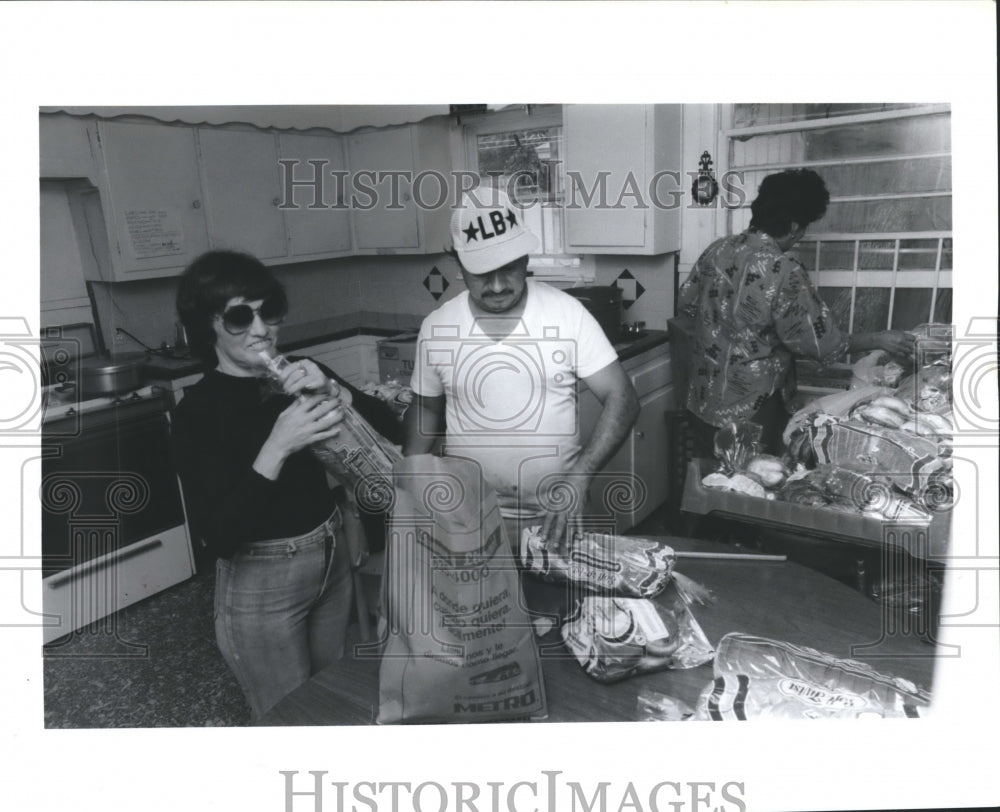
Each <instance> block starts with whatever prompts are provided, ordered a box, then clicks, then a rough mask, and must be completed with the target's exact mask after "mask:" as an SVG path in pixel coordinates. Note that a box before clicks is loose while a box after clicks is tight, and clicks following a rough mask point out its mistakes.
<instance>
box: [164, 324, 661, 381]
mask: <svg viewBox="0 0 1000 812" xmlns="http://www.w3.org/2000/svg"><path fill="white" fill-rule="evenodd" d="M407 331H408V330H407V329H406V328H404V327H386V326H381V327H380V326H370V325H369V324H360V325H352V326H344V323H343V320H342V319H338V320H330V321H326V322H313V323H311V324H310V325H299V326H297V327H294V328H289V329H287V330H283V334H284V336H283V337H284V338H285V339H286V340H285V341H282V342H281V351H282V352H285V353H294V352H296V351H298V350H301V349H303V348H305V347H311V346H313V345H316V344H324V343H326V342H328V341H339V340H340V339H344V338H351V337H352V336H358V335H373V336H378V337H380V338H389V337H391V336H394V335H399V334H400V333H403V332H407ZM666 343H667V331H666V330H645V331H643V332H642V333H641V334H640V335H639V336H635V337H629V338H628V339H622V340H619V341H616V342H614V348H615V350H616V351H617V353H618V360H619V361H627V360H628V359H630V358H634V357H635V356H637V355H640V354H642V353H644V352H646V351H647V350H651V349H653V348H654V347H658V346H660V345H661V344H666ZM202 371H204V370H203V366H202V363H201V361H199V360H198V359H196V358H191V357H184V356H176V357H168V356H163V355H152V356H150V357H149V359H148V360H147V362H146V366H145V373H146V379H147V380H160V381H172V380H177V379H178V378H185V377H187V376H188V375H195V374H197V373H199V372H202Z"/></svg>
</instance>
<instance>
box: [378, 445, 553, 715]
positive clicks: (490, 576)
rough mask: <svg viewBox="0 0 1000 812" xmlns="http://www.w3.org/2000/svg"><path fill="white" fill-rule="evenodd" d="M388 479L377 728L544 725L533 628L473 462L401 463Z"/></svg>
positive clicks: (420, 459)
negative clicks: (507, 722) (390, 493)
mask: <svg viewBox="0 0 1000 812" xmlns="http://www.w3.org/2000/svg"><path fill="white" fill-rule="evenodd" d="M394 483H395V491H394V504H393V507H392V519H391V521H390V524H389V533H388V538H387V542H386V575H385V582H384V587H383V589H384V592H383V594H384V600H385V606H386V623H385V626H384V634H383V635H382V639H383V641H384V644H385V645H384V648H383V651H382V655H381V657H382V660H381V664H380V667H379V713H378V722H379V724H389V723H398V722H417V723H430V722H458V723H470V722H486V721H498V720H504V719H540V718H544V717H545V716H546V700H545V687H544V683H543V682H542V673H541V664H540V662H539V656H538V647H537V643H536V641H535V633H534V629H533V626H532V624H531V621H530V618H529V617H528V613H527V610H526V609H525V603H524V597H523V594H522V592H521V582H520V579H519V576H518V572H517V567H516V562H515V561H514V560H513V558H512V557H511V555H510V548H509V546H508V541H507V535H506V531H505V529H504V525H503V522H502V521H501V518H500V509H499V507H498V506H497V500H496V494H495V493H494V492H493V490H492V489H491V488H490V487H489V486H488V485H487V484H486V483H485V482H484V481H483V479H482V471H481V469H480V467H479V465H478V464H477V463H476V462H474V461H472V460H468V459H458V458H452V457H436V456H432V455H419V456H414V457H407V458H405V459H404V460H403V461H402V462H401V463H400V464H399V465H397V466H396V470H395V472H394Z"/></svg>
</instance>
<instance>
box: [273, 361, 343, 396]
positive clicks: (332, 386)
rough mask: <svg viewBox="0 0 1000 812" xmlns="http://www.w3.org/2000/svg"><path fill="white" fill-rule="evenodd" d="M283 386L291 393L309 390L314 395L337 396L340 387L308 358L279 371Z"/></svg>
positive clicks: (294, 362) (295, 393)
mask: <svg viewBox="0 0 1000 812" xmlns="http://www.w3.org/2000/svg"><path fill="white" fill-rule="evenodd" d="M278 377H279V378H280V380H281V386H282V388H283V389H284V390H285V392H286V393H287V394H289V395H298V394H299V393H301V392H307V393H309V394H313V395H331V396H337V395H339V393H340V387H339V386H337V384H336V383H334V382H333V381H331V380H330V379H329V378H327V377H326V375H324V374H323V372H322V371H321V370H320V368H319V367H318V366H316V364H315V363H313V362H312V361H310V360H309V359H308V358H303V359H302V360H301V361H293V362H292V363H290V364H288V365H287V366H286V367H285V368H284V369H282V370H281V372H279V373H278Z"/></svg>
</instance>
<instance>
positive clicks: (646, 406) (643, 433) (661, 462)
mask: <svg viewBox="0 0 1000 812" xmlns="http://www.w3.org/2000/svg"><path fill="white" fill-rule="evenodd" d="M673 399H674V390H673V387H672V386H670V387H667V388H666V389H660V390H657V391H656V392H655V393H653V394H652V395H649V396H647V397H646V398H642V399H641V401H640V402H641V404H642V410H641V411H640V412H639V417H638V419H636V421H635V426H634V427H633V428H632V436H631V438H630V441H631V443H632V464H633V466H634V471H635V477H636V479H637V480H638V481H639V482H641V483H642V485H643V488H644V491H645V499H644V500H643V501H642V502H641V503H637V504H636V507H635V510H634V511H633V512H632V516H631V519H630V522H629V527H634V526H635V525H637V524H638V523H639V522H641V521H642V520H643V519H645V518H646V517H647V516H649V514H650V513H652V512H653V511H654V510H656V508H658V507H659V506H660V505H662V504H663V503H664V502H666V501H667V496H668V492H667V491H668V488H667V484H668V482H669V479H668V475H667V472H668V471H669V469H670V465H669V462H668V460H667V412H668V411H670V410H671V409H672V408H673Z"/></svg>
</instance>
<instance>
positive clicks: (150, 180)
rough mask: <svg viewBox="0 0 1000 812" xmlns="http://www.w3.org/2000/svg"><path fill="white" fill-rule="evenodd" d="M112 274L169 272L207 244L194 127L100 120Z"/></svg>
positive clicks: (120, 277)
mask: <svg viewBox="0 0 1000 812" xmlns="http://www.w3.org/2000/svg"><path fill="white" fill-rule="evenodd" d="M98 133H99V136H100V144H101V153H102V160H103V165H104V183H105V186H104V188H103V189H102V195H103V196H104V197H105V200H104V212H105V217H106V218H107V219H108V234H109V237H110V238H111V252H112V263H113V271H114V275H115V278H116V279H118V280H123V279H141V278H144V277H156V276H173V275H175V274H177V273H179V272H180V271H181V270H182V269H183V268H184V267H185V266H186V265H187V264H188V263H189V262H191V260H193V259H194V258H195V257H197V256H198V255H199V254H201V253H202V252H203V251H205V250H206V249H207V248H208V228H207V226H206V222H205V210H204V208H203V207H202V192H201V181H200V179H199V177H198V154H197V150H196V149H195V141H194V131H193V130H192V129H191V128H189V127H168V126H163V125H160V124H135V123H126V122H117V121H101V122H100V123H99V124H98Z"/></svg>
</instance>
